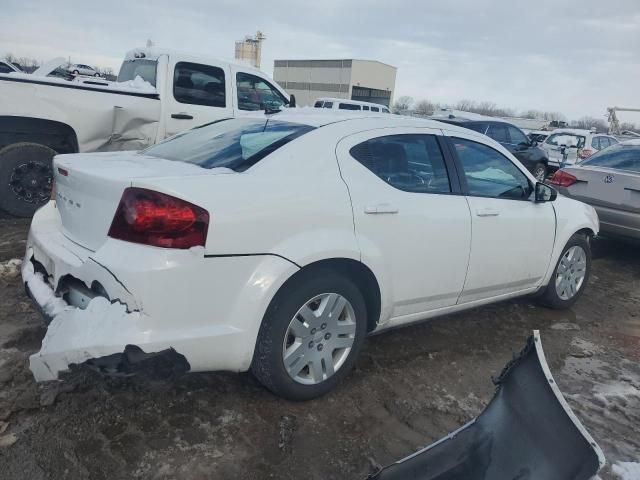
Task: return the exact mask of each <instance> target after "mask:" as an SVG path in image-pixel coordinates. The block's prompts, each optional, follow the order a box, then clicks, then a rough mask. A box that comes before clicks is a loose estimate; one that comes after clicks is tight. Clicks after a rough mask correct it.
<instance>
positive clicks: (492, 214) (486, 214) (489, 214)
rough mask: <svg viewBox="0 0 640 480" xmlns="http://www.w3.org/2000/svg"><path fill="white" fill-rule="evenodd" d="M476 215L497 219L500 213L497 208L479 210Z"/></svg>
mask: <svg viewBox="0 0 640 480" xmlns="http://www.w3.org/2000/svg"><path fill="white" fill-rule="evenodd" d="M476 215H477V216H479V217H497V216H498V215H500V212H499V211H498V210H496V209H495V208H478V209H477V210H476Z"/></svg>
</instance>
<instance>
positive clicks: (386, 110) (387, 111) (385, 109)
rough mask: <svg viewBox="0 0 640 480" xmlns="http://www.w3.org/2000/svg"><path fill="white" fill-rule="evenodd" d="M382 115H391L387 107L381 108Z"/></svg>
mask: <svg viewBox="0 0 640 480" xmlns="http://www.w3.org/2000/svg"><path fill="white" fill-rule="evenodd" d="M382 112H383V113H391V112H390V111H389V109H388V108H387V107H382Z"/></svg>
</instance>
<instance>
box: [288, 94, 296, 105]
mask: <svg viewBox="0 0 640 480" xmlns="http://www.w3.org/2000/svg"><path fill="white" fill-rule="evenodd" d="M289 108H296V96H295V95H293V94H291V95H289Z"/></svg>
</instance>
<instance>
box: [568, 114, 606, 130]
mask: <svg viewBox="0 0 640 480" xmlns="http://www.w3.org/2000/svg"><path fill="white" fill-rule="evenodd" d="M571 126H572V127H575V128H584V129H585V130H590V129H592V128H595V129H596V131H598V132H606V131H607V130H608V127H607V123H606V122H605V121H604V120H603V119H601V118H593V117H582V118H581V119H579V120H574V121H573V122H571Z"/></svg>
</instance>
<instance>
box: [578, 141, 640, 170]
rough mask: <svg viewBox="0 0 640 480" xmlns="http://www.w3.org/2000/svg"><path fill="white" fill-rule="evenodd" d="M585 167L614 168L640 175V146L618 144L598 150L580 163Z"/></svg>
mask: <svg viewBox="0 0 640 480" xmlns="http://www.w3.org/2000/svg"><path fill="white" fill-rule="evenodd" d="M581 165H582V166H585V167H605V168H616V169H618V170H628V171H631V172H638V173H640V145H624V144H621V143H618V144H617V145H612V146H611V147H609V148H607V149H605V150H600V151H599V152H598V153H596V154H595V155H592V156H591V157H589V158H588V159H587V160H585V161H584V162H582V163H581Z"/></svg>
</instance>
